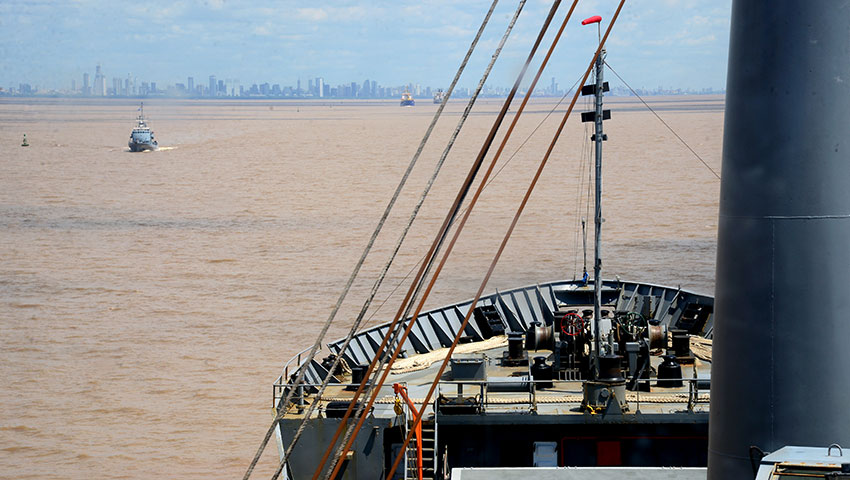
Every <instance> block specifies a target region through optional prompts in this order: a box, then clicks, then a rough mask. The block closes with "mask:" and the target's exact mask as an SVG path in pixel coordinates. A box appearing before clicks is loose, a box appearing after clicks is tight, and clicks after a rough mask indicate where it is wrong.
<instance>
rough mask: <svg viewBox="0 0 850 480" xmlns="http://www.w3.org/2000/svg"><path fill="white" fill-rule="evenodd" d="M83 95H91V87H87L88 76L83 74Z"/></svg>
mask: <svg viewBox="0 0 850 480" xmlns="http://www.w3.org/2000/svg"><path fill="white" fill-rule="evenodd" d="M83 95H91V87H89V74H88V73H84V74H83Z"/></svg>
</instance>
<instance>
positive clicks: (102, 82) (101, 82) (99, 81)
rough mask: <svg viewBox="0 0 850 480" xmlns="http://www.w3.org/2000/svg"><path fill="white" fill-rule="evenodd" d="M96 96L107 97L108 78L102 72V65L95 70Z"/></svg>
mask: <svg viewBox="0 0 850 480" xmlns="http://www.w3.org/2000/svg"><path fill="white" fill-rule="evenodd" d="M94 95H95V96H96V97H105V96H106V77H104V76H103V72H101V71H100V65H98V66H97V67H96V68H95V73H94Z"/></svg>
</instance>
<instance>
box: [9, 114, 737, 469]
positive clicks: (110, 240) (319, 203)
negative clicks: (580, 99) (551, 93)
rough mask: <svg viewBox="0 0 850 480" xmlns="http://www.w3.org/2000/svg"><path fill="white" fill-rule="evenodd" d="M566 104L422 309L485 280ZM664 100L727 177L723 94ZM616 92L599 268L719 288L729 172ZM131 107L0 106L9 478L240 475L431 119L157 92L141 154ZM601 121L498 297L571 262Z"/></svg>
mask: <svg viewBox="0 0 850 480" xmlns="http://www.w3.org/2000/svg"><path fill="white" fill-rule="evenodd" d="M517 104H518V102H517ZM552 104H553V102H550V101H546V100H544V99H539V100H535V101H533V102H532V103H531V104H530V105H529V109H528V111H527V112H526V114H524V115H523V116H522V121H521V122H520V123H519V124H518V126H517V129H516V132H515V134H514V136H513V137H512V139H511V141H509V142H508V144H507V147H506V149H505V154H504V155H503V158H502V160H501V161H500V162H499V166H497V169H499V168H501V167H502V166H504V168H503V169H502V170H501V171H500V173H499V174H498V176H496V177H495V179H493V181H492V183H491V184H490V185H488V187H487V188H486V189H485V190H484V193H483V195H482V197H481V201H480V203H479V206H478V207H476V209H475V211H474V213H473V215H472V217H471V218H470V220H469V223H468V225H467V227H466V228H465V230H464V231H463V234H462V235H461V237H460V240H459V241H458V245H457V247H456V248H455V251H454V252H453V253H452V255H451V257H450V260H449V263H448V265H447V266H446V268H445V269H444V270H443V273H442V275H441V277H440V279H439V281H438V283H437V285H436V288H435V290H434V292H433V294H432V295H431V297H430V299H429V300H428V305H429V306H438V305H441V304H445V303H449V302H454V301H460V300H464V299H467V298H470V297H472V296H473V294H474V293H475V290H476V289H477V287H478V285H479V284H480V282H481V279H482V277H483V275H484V273H485V271H486V269H487V266H488V265H489V262H490V260H491V258H492V256H493V254H494V252H495V250H496V248H497V246H498V244H499V242H500V241H501V239H502V236H503V235H504V232H505V230H506V228H507V226H508V224H509V222H510V219H511V218H512V217H513V214H514V212H515V209H516V207H517V205H518V203H519V200H520V198H521V197H522V194H523V193H524V191H525V189H526V187H527V185H528V182H529V181H530V179H531V177H532V174H533V171H534V170H535V169H536V166H537V164H538V162H539V161H540V159H541V157H542V155H543V152H544V151H545V148H546V146H547V145H548V143H549V141H550V137H551V135H552V132H553V131H554V129H555V126H556V125H557V122H559V121H560V118H561V115H562V114H563V111H564V108H563V107H560V108H559V109H558V110H557V111H556V112H555V113H554V114H553V115H551V116H548V117H547V114H548V113H549V111H550V110H551V108H552ZM650 104H651V105H652V106H653V108H654V109H656V111H657V112H658V113H659V115H661V116H662V117H663V118H664V120H665V121H666V122H667V123H668V124H669V125H670V126H671V127H672V128H673V129H675V130H676V132H677V133H678V134H679V135H680V136H681V137H682V138H683V139H685V140H686V141H687V142H688V144H689V145H690V146H691V147H692V148H693V149H694V150H695V151H696V152H697V153H698V154H699V155H700V156H701V157H702V158H703V159H704V160H705V161H706V162H707V163H708V165H709V166H711V168H713V169H714V170H715V171H718V173H719V166H720V149H721V138H722V119H723V98H722V97H668V98H664V97H657V98H652V99H651V100H650ZM463 106H464V102H463V101H461V100H457V101H452V102H451V103H450V105H449V107H448V109H447V112H446V114H444V116H443V118H442V119H441V120H440V122H439V123H438V125H437V128H436V130H435V133H434V136H433V137H432V141H431V142H430V143H429V144H428V146H427V147H426V149H425V151H424V153H423V155H422V158H421V160H420V163H419V165H418V166H417V168H416V170H414V173H413V175H412V176H411V180H410V182H409V184H408V187H407V188H406V189H405V190H404V192H403V195H402V197H401V199H400V200H399V203H398V205H397V208H396V209H395V210H394V213H393V215H391V216H390V218H389V221H388V223H387V227H386V229H385V234H383V235H382V236H381V237H379V239H378V242H377V244H376V246H375V249H374V255H373V256H372V257H370V260H369V261H367V263H366V264H365V265H364V269H363V275H362V277H361V279H360V280H359V281H358V282H357V283H355V287H354V289H353V290H352V293H351V295H350V296H349V298H350V301H347V302H346V303H345V304H344V306H343V309H342V311H341V312H340V315H339V316H338V321H337V322H336V323H335V325H334V327H333V328H332V331H331V333H330V334H329V336H328V340H331V339H335V338H338V337H340V336H342V334H343V332H344V331H345V330H347V328H348V326H349V325H350V323H351V321H352V320H353V317H354V312H356V310H357V309H358V308H359V306H360V304H361V303H362V301H363V299H364V298H365V295H366V294H367V292H368V290H369V288H370V286H371V283H372V281H373V279H374V276H375V274H376V272H378V271H379V270H380V268H381V266H382V262H383V261H384V260H385V258H386V257H387V255H388V253H389V251H390V249H391V247H392V245H393V244H394V242H395V240H396V238H397V236H398V234H399V232H400V231H401V228H402V225H403V223H404V222H405V221H406V218H407V215H408V214H409V211H410V209H411V208H412V206H413V205H414V203H415V200H416V198H417V197H418V192H419V191H420V190H421V188H422V187H423V186H424V184H425V182H426V180H427V177H428V176H429V175H430V173H431V171H432V169H433V166H434V164H435V163H436V160H437V158H439V154H440V152H441V151H442V149H443V148H444V146H445V142H446V140H447V138H448V136H449V134H450V132H451V131H452V130H453V129H454V126H455V124H456V122H457V120H458V119H459V118H460V112H461V111H462V110H463ZM499 106H500V104H499V102H497V101H496V100H487V101H482V102H480V103H479V105H478V106H477V107H476V108H475V110H474V111H473V114H472V115H471V116H470V118H469V120H468V122H467V126H466V127H465V129H464V130H463V132H462V133H461V136H460V137H459V139H458V141H457V144H456V145H455V148H454V149H453V150H452V153H451V155H449V157H448V159H447V162H446V165H445V167H444V169H443V172H442V173H441V174H440V176H439V178H438V180H437V182H436V184H435V185H434V188H433V191H432V195H431V196H430V197H429V199H428V200H427V201H426V202H425V205H424V207H423V209H422V212H421V213H420V215H419V218H418V219H417V221H416V223H415V224H414V229H413V231H412V233H411V235H410V237H409V241H408V242H406V244H405V246H404V247H403V248H402V251H401V252H400V255H399V257H398V261H397V262H396V264H395V265H394V266H393V268H392V269H391V270H390V274H389V276H388V278H387V281H386V282H385V286H384V287H383V288H382V289H381V291H380V292H379V294H378V297H377V298H378V300H377V301H376V304H380V303H381V302H383V300H384V299H386V298H387V297H388V296H389V294H390V293H391V291H392V290H393V288H394V287H396V286H397V285H398V284H399V283H400V282H402V280H403V279H404V277H405V276H406V275H407V274H408V273H409V272H410V270H411V269H412V268H413V267H414V266H415V265H416V264H417V262H418V261H419V260H420V259H421V256H422V255H423V253H424V251H425V249H426V248H427V246H428V245H429V244H430V242H431V240H432V238H433V235H434V234H435V230H436V228H437V227H438V226H439V224H440V222H441V221H442V218H443V215H444V212H445V211H446V209H447V208H448V206H449V205H450V203H451V201H452V199H453V197H454V195H455V193H456V191H457V189H458V186H459V184H460V182H461V180H462V179H463V177H464V176H465V175H466V171H467V169H468V168H469V164H470V163H471V162H472V160H473V159H474V157H475V154H476V153H477V151H478V149H479V148H480V146H481V142H482V141H483V139H484V137H485V136H486V133H487V131H488V130H489V128H490V125H491V123H492V121H493V118H494V117H495V114H496V112H497V111H498V109H499ZM608 107H609V108H611V110H612V112H613V118H612V119H611V120H610V121H607V122H606V124H605V127H606V132H607V134H608V138H609V139H608V141H607V142H605V144H604V152H605V161H604V162H605V163H604V166H605V173H604V182H605V187H604V190H605V198H604V204H603V208H604V210H603V212H604V213H603V215H604V217H605V220H606V221H605V223H604V230H603V235H602V241H603V256H604V262H603V268H604V271H605V276H606V277H613V276H614V275H618V276H619V277H620V278H622V279H628V280H640V281H647V282H657V283H662V284H667V285H681V286H682V287H683V288H689V289H693V290H696V291H698V292H702V293H712V292H713V289H714V256H715V235H716V230H717V199H718V193H719V186H720V182H719V180H718V179H717V178H716V177H715V176H714V174H713V173H712V172H711V171H709V170H708V169H707V168H706V167H704V166H703V165H702V164H701V163H700V162H699V160H697V159H696V158H695V157H694V156H693V154H692V153H691V152H690V151H688V150H687V149H686V148H685V147H684V146H683V145H682V144H681V143H680V142H679V141H678V140H677V139H676V138H675V137H674V136H673V135H672V134H671V133H670V132H669V131H668V130H667V128H666V127H665V126H664V125H663V124H662V123H661V122H659V121H658V120H657V119H656V118H655V117H654V115H653V114H652V113H650V112H649V111H648V110H647V109H646V108H645V107H643V106H642V105H641V104H640V103H639V102H638V101H637V100H636V99H626V98H620V99H618V98H611V99H610V102H609V103H608ZM136 108H137V105H136V104H134V103H133V102H132V101H129V100H114V101H95V100H64V99H42V100H15V99H8V98H7V99H2V100H0V338H2V347H0V378H1V379H2V383H0V405H2V408H0V477H2V478H43V477H50V478H72V479H90V478H134V479H135V478H157V477H160V478H236V477H241V475H242V474H243V473H244V470H245V468H246V467H247V465H248V463H249V462H250V459H251V457H252V456H253V454H254V452H255V451H256V448H257V447H258V445H259V442H260V440H261V439H262V436H263V435H264V433H265V431H266V429H267V428H268V424H269V422H270V420H271V417H270V415H271V401H272V388H271V384H272V382H273V381H274V379H275V378H276V377H277V376H278V375H279V374H280V371H281V367H282V365H283V363H284V362H285V361H286V360H287V359H289V358H290V357H291V356H292V355H293V354H295V353H297V352H298V351H299V350H301V349H303V348H305V347H308V346H309V345H310V344H311V343H312V342H313V341H314V339H315V335H316V334H317V332H318V330H319V328H320V326H321V324H322V323H323V322H324V321H325V320H326V318H327V316H328V313H329V311H330V309H331V307H332V306H333V304H334V303H335V301H336V298H337V297H338V295H339V293H340V291H341V289H342V286H343V285H344V283H345V280H346V279H347V277H348V275H349V274H350V272H351V269H352V268H353V266H354V263H355V262H356V260H357V258H358V256H359V254H360V252H361V250H362V248H363V246H364V245H365V244H366V241H367V239H368V236H369V234H370V233H371V231H372V229H373V228H374V226H375V224H376V222H377V221H378V218H379V217H380V214H381V212H382V211H383V208H384V206H385V205H386V203H387V201H388V200H389V198H390V195H391V194H392V192H393V190H394V189H395V186H396V184H397V182H398V180H399V178H400V177H401V174H402V172H403V171H404V169H405V167H406V166H407V164H408V162H409V160H410V158H411V156H412V154H413V152H414V151H415V150H416V148H417V146H418V144H419V141H420V139H421V137H422V135H423V133H424V131H425V129H426V127H427V125H428V123H429V121H430V119H431V117H432V115H433V113H434V111H435V110H436V106H435V105H432V104H431V103H430V102H426V101H420V102H419V104H418V105H417V106H416V107H413V108H400V107H399V106H398V104H397V103H396V102H334V103H320V102H293V101H260V100H254V101H165V100H160V101H151V102H148V103H147V104H146V105H145V112H146V113H147V114H148V117H149V121H150V125H151V126H152V127H153V129H154V131H155V132H156V136H157V138H158V139H159V143H160V145H161V146H162V147H164V148H161V149H160V150H159V151H156V152H149V153H129V152H128V149H127V145H126V142H127V139H128V138H129V132H130V130H131V128H132V126H133V118H134V116H135V114H136ZM582 109H583V107H582V106H581V105H580V106H579V108H578V109H577V110H582ZM514 111H515V107H514V108H513V109H512V112H514ZM512 119H513V115H509V116H508V118H507V120H508V121H509V120H512ZM538 126H539V129H538V130H537V133H536V134H534V135H531V133H532V131H533V130H534V129H535V128H536V127H538ZM24 133H26V134H27V137H28V139H29V142H30V145H31V146H30V147H28V148H21V147H19V144H20V141H21V138H22V136H23V134H24ZM588 135H589V132H587V131H586V130H585V125H582V124H581V123H580V122H579V121H578V115H575V116H574V118H571V119H570V121H569V122H568V124H567V128H566V129H565V131H564V133H563V135H562V136H561V139H560V141H559V143H558V145H557V147H556V148H555V151H554V153H553V155H552V158H551V160H550V162H549V164H548V165H547V167H546V169H545V170H544V175H543V177H542V179H541V181H540V183H539V185H538V187H537V189H536V190H535V192H534V194H533V196H532V197H531V201H530V202H529V204H528V207H527V208H526V213H525V214H524V215H523V217H522V219H521V221H520V223H519V225H518V227H517V229H516V232H515V234H514V235H513V237H512V239H511V241H510V243H509V244H508V247H507V249H506V250H505V252H504V255H503V257H502V260H501V262H500V263H499V266H498V267H497V269H496V271H495V273H494V275H493V277H492V279H491V281H490V283H489V285H488V290H487V291H492V290H493V289H496V288H498V289H502V288H509V287H512V286H521V285H527V284H533V283H537V282H543V281H549V280H555V279H563V278H574V277H575V276H579V277H580V276H581V273H582V271H583V263H584V260H583V250H582V235H581V233H580V231H581V228H580V218H581V217H582V216H586V215H587V210H586V209H585V207H584V205H585V203H583V202H586V198H585V199H584V200H581V198H583V197H586V192H587V184H586V178H587V173H586V172H587V171H588V165H589V163H588V161H589V160H590V155H591V153H592V151H591V150H589V148H588V145H587V137H588ZM499 138H501V137H499ZM523 142H525V145H524V146H523V147H522V148H519V146H520V144H521V143H523ZM492 151H495V147H494V148H493V149H492V150H491V155H492ZM508 159H510V161H508V162H506V160H508ZM582 178H584V180H585V181H584V182H582V181H581V179H582ZM582 194H584V195H582ZM577 212H580V213H577ZM589 218H590V219H591V221H592V214H591V215H590V217H589ZM588 244H589V245H592V244H593V239H592V234H591V235H590V237H589V238H588ZM588 255H589V256H590V257H591V258H592V251H589V252H588ZM404 287H406V285H404ZM403 290H404V288H400V289H399V290H398V291H396V293H395V295H394V296H391V297H390V298H389V300H388V301H387V303H386V305H385V306H384V307H383V308H381V309H380V310H378V311H377V314H375V316H374V317H373V318H372V319H371V320H370V324H374V323H376V322H382V321H386V320H388V319H389V317H390V315H391V314H392V313H394V312H395V310H396V309H397V308H398V302H399V301H400V296H401V295H400V294H401V293H403ZM373 310H374V309H373ZM275 456H276V448H274V447H272V448H270V449H269V450H267V454H266V455H265V456H264V457H263V460H262V461H261V463H260V466H259V467H258V471H257V473H256V475H258V478H267V477H268V476H269V475H270V474H271V471H272V468H273V467H274V462H275Z"/></svg>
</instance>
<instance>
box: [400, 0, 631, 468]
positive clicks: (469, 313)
mask: <svg viewBox="0 0 850 480" xmlns="http://www.w3.org/2000/svg"><path fill="white" fill-rule="evenodd" d="M625 2H626V0H620V3H619V5H618V6H617V11H616V12H614V16H613V17H612V18H611V23H610V24H609V25H608V28H607V29H606V30H605V36H604V37H602V39H601V40H600V42H599V46H598V47H597V49H596V54H595V55H594V56H593V59H592V60H591V62H590V65H588V67H587V70H586V71H585V74H584V79H583V80H582V84H584V82H585V81H587V77H588V76H590V71H591V69H592V68H593V64H594V63H595V62H596V59H597V58H598V57H599V55H601V52H602V47H603V46H604V45H605V42H606V41H607V39H608V35H609V34H610V33H611V29H612V28H613V26H614V23H616V21H617V17H618V16H619V15H620V11H621V10H622V8H623V4H625ZM580 93H581V92H580V91H576V93H575V96H574V97H573V100H572V102H571V103H570V107H569V108H568V109H567V112H566V114H565V115H564V118H563V120H562V121H561V124H560V125H559V127H558V130H557V131H556V132H555V135H554V137H553V138H552V142H551V143H550V145H549V148H548V150H547V151H546V154H545V155H544V156H543V159H542V160H541V161H540V166H539V167H538V168H537V172H536V173H535V175H534V178H532V180H531V183H530V184H529V186H528V189H527V190H526V192H525V196H524V197H523V199H522V201H521V202H520V205H519V208H518V209H517V212H516V214H515V215H514V218H513V220H512V221H511V225H510V226H509V227H508V231H507V232H506V233H505V237H504V238H503V239H502V243H501V245H500V246H499V249H498V250H497V251H496V255H495V256H494V257H493V261H492V262H491V264H490V268H489V269H488V270H487V273H486V274H485V275H484V279H483V280H482V282H481V285H480V286H479V287H478V292H477V293H476V295H475V298H474V299H473V300H472V302H471V303H470V305H471V307H470V308H469V310H468V311H467V313H466V316H465V317H464V319H463V322H462V323H461V325H460V326H459V327H458V331H457V334H455V338H454V341H453V342H452V345H451V347H449V350H448V352H447V353H446V357H445V358H444V359H443V362H442V364H441V365H440V369H439V370H438V371H437V373H436V375H435V376H434V381H433V382H432V383H431V388H430V389H429V390H428V394H427V395H426V397H425V400H424V401H423V402H422V408H420V409H419V412H418V413H417V414H416V415H415V418H414V420H413V426H414V427H415V426H417V425H419V423H420V422H421V421H422V415H423V414H424V413H425V410H426V408H425V407H426V406H427V405H428V403H429V402H430V401H431V397H432V396H433V394H434V391H435V390H436V388H437V384H438V383H439V381H440V378H441V377H442V375H443V373H444V372H445V370H446V366H447V365H448V363H449V360H450V359H451V356H452V352H454V349H455V347H456V346H457V343H458V341H459V340H460V337H461V334H462V333H463V331H464V329H465V328H466V326H467V324H468V323H469V318H470V317H471V316H472V312H473V311H474V308H472V307H474V306H475V305H476V304H477V303H478V300H480V298H481V294H482V293H483V292H484V288H485V287H486V286H487V282H488V281H489V280H490V275H492V273H493V270H495V268H496V264H497V263H498V262H499V258H500V257H501V255H502V252H503V251H504V249H505V246H506V245H507V243H508V240H509V239H510V237H511V234H512V233H513V230H514V228H515V227H516V224H517V223H518V222H519V218H520V216H521V215H522V212H523V210H524V209H525V205H526V204H527V203H528V199H529V198H530V197H531V192H533V191H534V187H535V186H536V185H537V181H538V180H539V179H540V175H541V174H542V173H543V168H544V167H545V166H546V163H547V161H548V160H549V157H550V156H551V154H552V150H554V148H555V144H556V143H557V142H558V138H559V137H560V135H561V132H562V131H563V129H564V125H565V124H566V123H567V119H568V118H569V116H570V114H571V113H572V110H573V107H574V106H575V103H576V101H577V100H578V96H579V94H580ZM476 193H479V192H476ZM474 199H475V197H473V200H474ZM464 218H466V217H464ZM458 228H460V226H459V227H458ZM443 261H445V257H443ZM438 271H439V270H438ZM412 436H413V430H412V429H411V431H410V432H408V434H407V436H406V438H405V441H404V443H403V444H402V445H401V448H400V449H399V454H398V455H397V456H396V459H395V462H393V466H392V468H391V469H390V472H389V474H388V475H387V477H386V478H387V480H389V479H391V478H392V476H393V473H395V470H396V469H397V468H398V465H399V463H400V462H401V459H402V458H403V457H404V452H405V451H406V449H407V446H408V445H409V444H410V439H411V438H412Z"/></svg>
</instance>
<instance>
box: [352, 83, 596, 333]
mask: <svg viewBox="0 0 850 480" xmlns="http://www.w3.org/2000/svg"><path fill="white" fill-rule="evenodd" d="M580 81H581V78H580V77H579V78H578V79H577V80H576V82H575V83H574V84H573V86H572V87H570V88H569V89H567V93H565V94H564V95H563V96H562V97H561V98H560V100H558V103H556V104H555V106H554V107H552V109H551V110H549V112H548V113H546V116H545V117H543V120H541V121H540V123H538V124H537V126H536V127H534V130H532V131H531V133H529V134H528V136H526V137H525V140H523V141H522V143H521V144H520V145H519V146H518V147H517V148H516V150H514V153H512V154H511V156H510V157H508V159H507V160H505V163H503V164H502V165H501V166H499V168H498V169H497V170H496V172H495V173H493V176H492V177H491V178H490V179H489V180H488V181H487V184H486V185H484V188H485V189H486V188H487V187H489V186H490V185H491V184H492V183H493V182H494V181H495V180H496V177H498V176H499V174H500V173H502V170H504V169H505V167H507V166H508V164H509V163H510V162H511V160H513V159H514V157H516V156H517V154H519V151H520V150H522V148H523V147H525V145H526V144H527V143H528V142H529V141H530V140H531V137H533V136H534V134H535V133H537V131H538V130H539V129H540V127H542V126H543V124H544V123H545V122H546V120H548V119H549V117H551V116H552V114H553V113H555V111H556V110H557V109H558V107H559V106H560V105H561V103H562V102H563V101H564V100H565V99H566V98H567V95H568V93H569V92H571V91H572V89H573V88H575V87H576V85H578V82H580ZM582 165H583V164H582ZM582 168H584V167H582ZM468 208H469V207H468V206H467V207H464V208H463V209H462V210H461V211H460V213H461V214H463V213H466V210H467V209H468ZM424 260H425V257H424V256H423V257H422V258H420V259H419V260H418V261H417V262H416V264H414V265H413V267H411V269H410V270H409V271H408V272H407V274H405V275H404V277H402V279H401V281H400V282H398V283H397V284H396V286H395V287H393V289H392V291H391V292H390V293H389V295H387V297H386V298H384V300H383V301H382V302H381V304H380V305H378V308H376V309H375V310H374V311H373V312H372V313H371V314H370V315H369V318H367V319H366V324H365V325H363V327H361V331H362V330H363V329H364V328H366V326H368V325H369V323H370V322H371V320H372V318H374V317H375V315H376V314H377V313H378V311H380V310H381V308H382V307H383V306H384V304H385V303H386V302H387V301H388V300H389V299H390V298H391V297H392V296H393V294H395V292H396V290H398V288H399V287H400V286H401V285H402V283H403V282H404V281H405V280H407V278H408V277H410V275H412V274H413V271H414V270H416V267H418V266H419V265H420V264H421V263H422V262H423V261H424Z"/></svg>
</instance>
